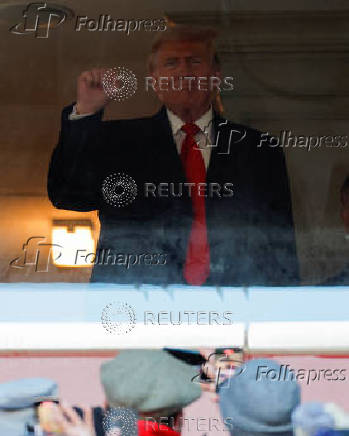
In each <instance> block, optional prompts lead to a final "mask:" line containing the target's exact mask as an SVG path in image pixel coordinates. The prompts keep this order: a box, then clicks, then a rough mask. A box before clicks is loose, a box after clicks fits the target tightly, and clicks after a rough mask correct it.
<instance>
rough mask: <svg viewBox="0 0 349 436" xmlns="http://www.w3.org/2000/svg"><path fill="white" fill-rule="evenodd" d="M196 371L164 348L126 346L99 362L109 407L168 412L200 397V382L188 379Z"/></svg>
mask: <svg viewBox="0 0 349 436" xmlns="http://www.w3.org/2000/svg"><path fill="white" fill-rule="evenodd" d="M197 372H198V370H197V368H195V367H194V366H191V365H188V364H186V363H184V362H182V361H181V360H179V359H177V358H175V357H173V356H171V355H170V354H169V353H167V352H166V351H162V350H128V351H121V352H120V353H119V354H118V355H117V356H116V357H115V358H114V359H113V360H110V361H108V362H105V363H103V364H102V366H101V381H102V384H103V386H104V391H105V394H106V397H107V400H108V403H109V404H110V406H111V407H119V406H122V407H127V408H130V409H135V410H137V411H139V412H154V411H157V410H162V416H169V415H170V414H171V413H175V412H177V411H179V410H180V409H182V408H183V407H185V406H187V405H188V404H190V403H192V402H193V401H195V400H196V399H198V398H199V397H200V395H201V388H200V386H199V385H198V384H195V383H192V381H191V379H192V378H193V377H194V376H195V375H196V374H197ZM165 410H166V411H167V414H165V412H164V411H165ZM152 415H153V416H154V413H152Z"/></svg>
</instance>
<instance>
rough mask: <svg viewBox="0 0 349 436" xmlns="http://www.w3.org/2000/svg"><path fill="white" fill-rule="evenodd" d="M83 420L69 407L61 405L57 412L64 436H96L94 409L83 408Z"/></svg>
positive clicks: (57, 418)
mask: <svg viewBox="0 0 349 436" xmlns="http://www.w3.org/2000/svg"><path fill="white" fill-rule="evenodd" d="M83 413H84V415H83V418H80V416H79V415H78V414H77V413H76V411H75V410H74V409H73V408H72V407H69V406H66V405H62V404H60V405H59V406H57V408H56V410H55V414H56V420H57V422H58V423H59V424H60V426H61V428H62V429H63V432H64V433H63V434H64V436H96V433H95V430H94V424H93V417H92V409H91V408H90V407H85V408H83Z"/></svg>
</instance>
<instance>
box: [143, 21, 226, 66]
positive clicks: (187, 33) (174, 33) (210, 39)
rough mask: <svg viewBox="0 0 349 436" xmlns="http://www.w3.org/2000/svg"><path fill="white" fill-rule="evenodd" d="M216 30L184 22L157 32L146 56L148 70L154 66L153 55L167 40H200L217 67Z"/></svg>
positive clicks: (218, 64) (218, 63)
mask: <svg viewBox="0 0 349 436" xmlns="http://www.w3.org/2000/svg"><path fill="white" fill-rule="evenodd" d="M217 35H218V32H217V31H216V30H215V29H212V28H211V27H202V26H188V25H184V24H176V25H170V26H169V27H168V28H167V30H166V31H165V32H162V33H159V34H158V35H157V36H156V37H155V38H154V41H153V44H152V47H151V52H150V55H149V57H148V70H149V71H150V72H152V71H153V70H154V68H155V56H156V53H157V51H158V50H159V48H160V47H161V45H162V44H164V43H166V42H168V41H191V42H201V43H205V44H206V45H207V49H208V51H209V52H211V56H212V63H213V64H214V65H216V66H217V68H219V66H220V62H219V58H218V56H217V53H216V47H215V38H216V37H217Z"/></svg>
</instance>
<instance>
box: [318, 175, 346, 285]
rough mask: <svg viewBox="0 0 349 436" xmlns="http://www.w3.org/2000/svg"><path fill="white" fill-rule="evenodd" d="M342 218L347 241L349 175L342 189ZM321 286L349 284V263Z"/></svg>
mask: <svg viewBox="0 0 349 436" xmlns="http://www.w3.org/2000/svg"><path fill="white" fill-rule="evenodd" d="M340 202H341V218H342V221H343V224H344V229H345V241H346V243H347V244H348V241H349V176H348V177H347V178H346V179H345V180H344V183H343V185H342V187H341V189H340ZM321 286H349V263H348V264H347V265H346V266H345V267H344V268H343V270H342V271H340V272H339V273H338V274H337V275H335V276H333V277H330V278H328V279H327V280H326V281H325V282H323V283H322V284H321Z"/></svg>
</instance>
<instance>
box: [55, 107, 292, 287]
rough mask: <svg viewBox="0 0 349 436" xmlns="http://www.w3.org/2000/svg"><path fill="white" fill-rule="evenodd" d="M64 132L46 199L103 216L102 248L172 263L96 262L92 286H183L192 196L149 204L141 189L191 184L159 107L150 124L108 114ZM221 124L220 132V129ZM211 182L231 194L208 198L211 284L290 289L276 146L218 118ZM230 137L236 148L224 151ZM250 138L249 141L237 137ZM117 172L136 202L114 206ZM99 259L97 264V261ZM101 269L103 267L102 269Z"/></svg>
mask: <svg viewBox="0 0 349 436" xmlns="http://www.w3.org/2000/svg"><path fill="white" fill-rule="evenodd" d="M71 110H72V105H70V106H68V107H66V108H64V110H63V112H62V128H61V132H60V136H59V143H58V145H57V147H56V148H55V150H54V152H53V155H52V159H51V163H50V168H49V174H48V195H49V198H50V200H51V202H52V203H53V205H54V206H55V207H56V208H59V209H69V210H76V211H91V210H96V209H97V210H98V211H99V218H100V222H101V233H100V238H99V243H98V249H97V251H99V252H100V250H102V249H105V250H108V249H110V250H113V251H111V252H112V253H117V254H120V253H126V254H132V253H134V254H141V253H142V254H143V253H150V254H152V253H165V254H167V257H166V265H144V264H143V263H142V264H141V265H134V266H130V267H129V268H127V267H125V266H122V265H119V264H115V265H111V264H108V265H107V264H105V261H103V263H104V264H102V265H95V266H94V269H93V273H92V279H91V280H92V281H98V282H114V283H131V284H141V283H147V284H159V285H167V284H184V283H185V282H184V280H183V277H182V269H183V263H184V262H185V256H186V249H187V243H188V237H189V233H190V228H191V223H192V206H191V199H190V197H189V195H187V193H184V194H183V195H182V196H181V197H172V198H171V197H168V198H165V197H160V198H159V197H156V198H153V197H146V195H145V193H144V184H145V183H150V182H152V183H155V184H156V185H158V184H159V183H175V184H176V185H175V186H178V185H177V184H178V183H185V182H186V179H185V174H184V172H183V168H182V164H181V160H180V156H179V154H178V152H177V149H176V144H175V142H174V139H173V136H172V131H171V127H170V124H169V121H168V118H167V114H166V109H165V107H163V108H162V109H161V110H160V111H159V112H158V113H157V114H155V115H154V116H152V117H147V118H140V119H130V120H116V121H102V116H103V111H102V110H101V111H99V112H98V113H96V114H94V115H91V116H87V117H85V118H83V119H79V120H74V121H70V120H69V119H68V116H69V114H70V112H71ZM220 124H221V125H220ZM213 126H214V132H215V134H216V135H217V133H218V132H220V136H219V140H218V141H217V146H215V147H213V148H212V151H211V159H210V164H209V167H208V169H207V181H206V182H207V183H219V184H220V185H221V186H223V185H224V183H233V192H234V195H233V196H231V197H223V196H222V197H221V198H219V197H218V196H216V195H213V196H212V198H211V197H209V196H207V198H206V218H207V228H208V239H209V245H210V258H211V265H210V276H209V278H208V280H207V282H206V283H205V285H217V286H220V285H222V286H223V285H224V286H238V285H269V286H275V285H292V284H297V283H298V264H297V257H296V247H295V237H294V228H293V219H292V208H291V198H290V191H289V182H288V176H287V170H286V165H285V160H284V156H283V152H282V150H281V149H280V148H272V147H270V146H266V145H264V144H265V142H264V143H263V146H261V147H258V146H257V145H258V144H259V139H260V132H258V131H256V130H254V129H251V128H249V127H246V126H242V125H238V124H233V123H230V122H229V123H227V124H224V120H223V119H222V118H220V117H219V116H218V115H217V114H216V115H215V118H214V120H213ZM231 130H233V133H232V141H231V150H230V153H229V154H224V153H225V152H226V150H227V144H228V141H229V135H230V134H231ZM234 131H239V132H246V135H245V137H244V139H243V140H240V139H241V137H242V134H241V133H236V132H234ZM113 173H124V174H127V175H128V176H130V177H132V178H133V179H134V180H135V181H136V183H137V187H138V195H137V197H136V199H135V200H134V201H133V202H132V203H131V204H129V205H128V206H125V207H113V206H111V205H109V204H108V203H107V202H106V201H105V200H104V198H103V195H102V191H101V187H102V183H103V180H104V179H105V178H106V177H107V176H109V175H110V174H113ZM100 262H101V261H100ZM101 263H102V262H101Z"/></svg>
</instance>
